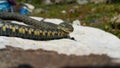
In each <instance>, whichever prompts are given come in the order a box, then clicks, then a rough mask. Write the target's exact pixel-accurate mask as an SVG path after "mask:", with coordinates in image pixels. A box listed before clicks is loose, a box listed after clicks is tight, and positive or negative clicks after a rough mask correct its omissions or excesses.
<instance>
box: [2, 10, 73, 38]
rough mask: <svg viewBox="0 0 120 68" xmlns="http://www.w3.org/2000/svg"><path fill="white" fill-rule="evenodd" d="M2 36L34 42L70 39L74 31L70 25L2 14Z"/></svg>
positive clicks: (18, 15)
mask: <svg viewBox="0 0 120 68" xmlns="http://www.w3.org/2000/svg"><path fill="white" fill-rule="evenodd" d="M0 18H1V19H4V20H0V36H8V37H21V38H25V39H33V40H52V39H61V38H70V36H69V33H70V32H72V31H73V27H72V25H70V24H69V23H61V24H59V25H56V24H53V23H49V22H42V21H37V20H35V19H32V18H30V17H28V16H23V15H20V14H13V13H4V12H0ZM5 20H17V21H22V22H24V23H25V24H28V25H29V26H25V25H20V24H15V23H10V22H8V21H5Z"/></svg>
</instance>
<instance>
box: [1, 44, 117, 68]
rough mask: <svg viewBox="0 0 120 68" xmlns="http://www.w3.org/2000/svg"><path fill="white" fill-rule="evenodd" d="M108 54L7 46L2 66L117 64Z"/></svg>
mask: <svg viewBox="0 0 120 68" xmlns="http://www.w3.org/2000/svg"><path fill="white" fill-rule="evenodd" d="M117 65H119V64H117V63H113V62H111V58H109V57H108V56H106V55H89V56H74V55H70V56H67V55H64V54H58V53H56V52H53V51H45V50H41V49H38V50H23V49H20V48H14V47H10V46H7V47H6V48H5V49H0V68H74V67H84V66H94V67H96V66H117Z"/></svg>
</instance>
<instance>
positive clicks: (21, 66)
mask: <svg viewBox="0 0 120 68" xmlns="http://www.w3.org/2000/svg"><path fill="white" fill-rule="evenodd" d="M16 68H33V67H32V66H31V65H29V64H22V65H19V66H18V67H16Z"/></svg>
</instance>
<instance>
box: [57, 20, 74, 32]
mask: <svg viewBox="0 0 120 68" xmlns="http://www.w3.org/2000/svg"><path fill="white" fill-rule="evenodd" d="M58 29H61V30H63V31H65V32H67V33H70V32H73V30H74V28H73V26H72V25H71V24H70V23H66V22H62V23H60V24H59V25H58Z"/></svg>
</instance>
